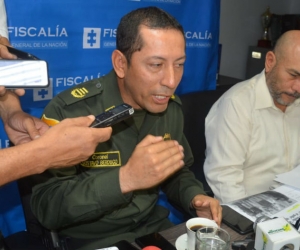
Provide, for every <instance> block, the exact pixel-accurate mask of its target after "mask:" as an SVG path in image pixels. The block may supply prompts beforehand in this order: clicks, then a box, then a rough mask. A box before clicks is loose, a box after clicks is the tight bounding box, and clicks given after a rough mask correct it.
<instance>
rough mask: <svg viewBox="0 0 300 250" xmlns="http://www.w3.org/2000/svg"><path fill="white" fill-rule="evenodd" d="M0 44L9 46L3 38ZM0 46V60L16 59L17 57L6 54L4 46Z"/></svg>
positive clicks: (6, 50)
mask: <svg viewBox="0 0 300 250" xmlns="http://www.w3.org/2000/svg"><path fill="white" fill-rule="evenodd" d="M4 40H6V42H4ZM1 42H2V43H3V44H6V45H9V42H8V40H7V39H6V38H5V37H1ZM3 44H0V58H2V59H17V57H16V56H15V55H13V54H11V53H9V52H8V49H7V47H6V46H5V45H3Z"/></svg>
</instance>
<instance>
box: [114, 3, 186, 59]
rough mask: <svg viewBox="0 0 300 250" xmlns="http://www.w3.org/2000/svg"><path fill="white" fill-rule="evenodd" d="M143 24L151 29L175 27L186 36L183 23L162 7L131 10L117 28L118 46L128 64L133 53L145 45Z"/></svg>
mask: <svg viewBox="0 0 300 250" xmlns="http://www.w3.org/2000/svg"><path fill="white" fill-rule="evenodd" d="M141 25H145V26H147V27H148V28H150V29H175V30H178V31H180V32H181V33H182V35H183V37H184V31H183V28H182V26H181V24H180V23H179V22H178V21H177V20H176V19H175V18H174V17H173V16H171V15H170V14H168V13H167V12H165V11H164V10H162V9H160V8H157V7H146V8H139V9H136V10H134V11H131V12H129V13H128V14H126V15H125V16H124V17H122V18H121V21H120V23H119V25H118V28H117V41H116V47H117V49H118V50H120V51H121V52H122V53H123V54H124V56H125V57H126V59H127V62H128V65H130V60H131V57H132V54H133V53H134V52H135V51H139V50H141V49H142V46H143V39H142V37H141V35H140V32H139V28H140V26H141Z"/></svg>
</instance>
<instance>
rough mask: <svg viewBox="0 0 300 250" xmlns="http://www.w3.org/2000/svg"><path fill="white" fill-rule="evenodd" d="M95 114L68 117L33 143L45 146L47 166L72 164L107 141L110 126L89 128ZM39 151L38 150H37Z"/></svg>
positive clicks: (55, 166)
mask: <svg viewBox="0 0 300 250" xmlns="http://www.w3.org/2000/svg"><path fill="white" fill-rule="evenodd" d="M94 120H95V116H92V115H91V116H86V117H77V118H68V119H65V120H63V121H62V122H60V123H59V124H57V125H55V126H53V127H51V128H50V129H48V130H47V131H46V133H45V134H43V135H42V136H41V137H40V138H38V139H36V140H34V143H40V145H41V147H44V148H45V147H46V149H45V150H43V152H42V153H44V158H45V161H47V162H48V163H49V166H47V168H49V167H50V168H59V167H67V166H73V165H75V164H77V163H79V162H82V161H84V160H86V159H87V158H88V157H90V156H91V155H92V154H93V153H94V152H95V149H96V147H97V145H98V144H99V143H101V142H104V141H107V140H108V139H109V138H110V136H111V133H112V128H111V127H107V128H91V127H89V125H91V123H92V122H93V121H94ZM37 153H39V152H37Z"/></svg>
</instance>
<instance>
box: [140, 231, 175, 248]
mask: <svg viewBox="0 0 300 250" xmlns="http://www.w3.org/2000/svg"><path fill="white" fill-rule="evenodd" d="M135 242H136V244H138V245H139V246H140V247H141V248H144V247H146V246H156V247H158V248H160V249H163V250H176V247H175V246H173V245H172V244H171V243H170V242H169V241H168V240H167V239H166V238H164V237H163V236H162V235H161V234H159V233H151V234H147V235H144V236H141V237H139V238H136V239H135Z"/></svg>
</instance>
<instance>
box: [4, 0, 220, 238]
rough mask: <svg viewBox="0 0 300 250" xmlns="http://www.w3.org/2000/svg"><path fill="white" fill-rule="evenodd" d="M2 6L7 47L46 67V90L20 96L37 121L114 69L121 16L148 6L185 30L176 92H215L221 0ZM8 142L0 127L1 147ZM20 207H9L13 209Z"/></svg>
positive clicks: (59, 0) (38, 1) (39, 1)
mask: <svg viewBox="0 0 300 250" xmlns="http://www.w3.org/2000/svg"><path fill="white" fill-rule="evenodd" d="M5 4H6V10H7V16H8V26H9V27H8V30H9V38H10V41H11V44H12V45H13V46H14V47H15V48H17V49H20V50H24V51H27V52H29V53H31V54H34V55H35V56H37V57H38V58H40V59H43V60H46V61H47V63H48V70H49V77H50V86H49V87H48V88H43V89H33V90H27V91H26V95H25V96H24V97H22V98H21V102H22V106H23V108H24V110H25V111H27V112H29V113H30V114H33V115H35V116H38V117H39V116H40V115H41V114H42V110H43V108H44V107H45V106H46V105H47V103H48V102H49V101H50V100H51V99H52V97H53V96H54V95H56V94H58V93H59V92H61V91H63V90H65V89H67V88H70V87H72V86H74V85H77V84H79V83H81V82H84V81H88V80H90V79H94V78H97V77H100V76H103V75H105V74H107V73H108V72H109V71H110V70H111V69H112V64H111V53H112V51H113V50H114V49H115V44H116V42H115V38H116V28H117V25H118V23H119V21H120V18H121V17H122V16H123V15H125V14H126V13H128V12H130V11H131V10H133V9H137V8H140V7H146V6H158V7H160V8H162V9H164V10H166V11H167V12H169V13H170V14H172V15H173V16H175V17H176V18H177V20H178V21H179V22H180V23H181V24H182V25H183V28H184V30H185V38H186V54H187V60H186V64H185V71H184V75H183V79H182V82H181V83H180V85H179V87H178V89H177V93H178V94H183V93H188V92H194V91H198V90H205V89H215V86H216V73H217V66H218V40H219V37H218V36H219V15H220V0H210V1H207V0H109V1H105V0H101V1H99V0H90V1H82V0H52V1H49V0H27V1H26V2H24V1H23V0H13V1H9V0H5ZM170 46H172V45H171V44H170ZM7 144H8V141H7V136H6V135H5V133H4V132H3V126H2V124H0V147H2V148H4V147H7ZM49 146H51V145H49ZM24 167H25V166H24ZM11 185H12V186H14V184H11ZM2 190H3V189H0V199H1V201H2V200H5V198H3V197H4V196H5V195H13V196H17V193H16V189H15V186H14V187H13V188H12V190H14V191H12V193H9V192H7V190H6V191H5V194H4V192H2ZM13 192H14V193H13ZM1 206H2V205H0V227H2V228H0V229H2V230H3V228H4V226H3V223H9V224H10V223H11V224H13V223H15V221H14V222H12V221H8V222H7V221H5V217H6V216H3V214H5V213H4V212H3V211H1ZM15 208H16V209H15ZM19 209H20V208H19V207H14V206H13V205H12V208H11V210H12V211H14V210H18V211H19ZM6 210H7V208H6ZM5 212H6V211H5ZM17 213H18V212H17ZM1 214H2V222H3V223H2V222H1ZM20 214H21V212H20ZM20 217H22V215H20ZM1 223H2V226H1ZM24 227H25V226H24ZM19 230H20V226H18V228H13V229H9V231H7V230H4V234H6V235H7V234H9V233H12V232H15V231H19Z"/></svg>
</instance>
